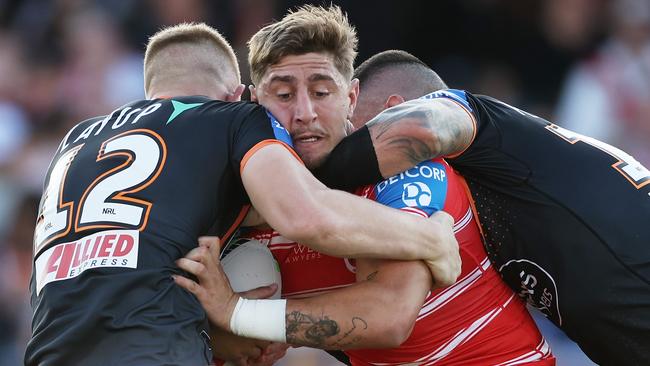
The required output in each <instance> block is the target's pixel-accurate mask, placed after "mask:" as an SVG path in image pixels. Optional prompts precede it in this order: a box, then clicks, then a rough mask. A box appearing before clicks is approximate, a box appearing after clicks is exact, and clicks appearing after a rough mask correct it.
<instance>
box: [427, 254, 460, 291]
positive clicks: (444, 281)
mask: <svg viewBox="0 0 650 366" xmlns="http://www.w3.org/2000/svg"><path fill="white" fill-rule="evenodd" d="M424 262H425V263H426V264H427V266H428V267H429V270H430V271H431V274H432V275H433V286H434V288H440V287H446V286H449V285H452V284H454V283H455V282H456V279H458V276H459V275H460V272H461V260H460V256H458V257H457V258H453V257H452V258H450V259H449V260H446V261H441V260H437V261H431V260H425V261H424Z"/></svg>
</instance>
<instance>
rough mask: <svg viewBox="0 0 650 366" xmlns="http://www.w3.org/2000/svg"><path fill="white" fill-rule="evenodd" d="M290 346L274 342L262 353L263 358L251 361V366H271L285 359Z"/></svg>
mask: <svg viewBox="0 0 650 366" xmlns="http://www.w3.org/2000/svg"><path fill="white" fill-rule="evenodd" d="M289 347H290V346H289V345H288V344H285V343H276V342H273V343H271V344H269V345H268V346H267V347H266V348H264V350H263V351H262V356H260V357H259V358H256V359H253V360H249V365H255V366H270V365H273V364H274V363H275V362H277V361H278V360H279V359H281V358H282V357H284V356H285V355H286V353H287V349H288V348H289Z"/></svg>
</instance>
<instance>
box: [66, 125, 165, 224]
mask: <svg viewBox="0 0 650 366" xmlns="http://www.w3.org/2000/svg"><path fill="white" fill-rule="evenodd" d="M138 132H144V133H146V134H149V135H150V136H152V137H155V138H156V139H157V140H158V142H159V143H160V146H161V147H162V154H161V157H160V158H159V163H158V164H159V165H158V168H157V170H156V172H155V173H154V175H153V176H152V177H151V178H149V179H148V180H147V181H146V182H144V184H142V185H137V186H136V187H135V188H134V189H132V190H130V191H122V192H119V193H118V194H116V195H115V196H113V198H112V200H118V201H128V202H133V203H136V204H138V205H142V206H144V207H145V211H144V214H143V216H144V219H141V224H140V225H138V227H137V228H136V230H139V231H143V230H144V229H145V228H146V227H147V223H148V221H149V213H150V212H151V206H152V204H151V202H148V201H145V200H140V199H137V198H133V197H126V196H124V195H125V194H128V193H136V192H139V191H141V190H143V189H145V188H147V187H148V186H149V185H151V183H153V182H154V181H155V180H156V179H158V176H159V175H160V173H161V172H162V169H163V167H164V166H165V161H166V160H167V145H166V144H165V141H164V140H163V138H162V137H161V136H160V135H159V134H157V133H156V132H154V131H152V130H149V129H135V130H131V131H126V132H122V133H120V134H118V135H115V136H113V137H111V138H110V139H108V140H106V141H104V142H103V143H102V145H101V146H100V148H99V152H98V153H97V160H96V161H100V160H104V159H106V158H110V157H114V156H118V155H124V156H126V157H127V160H126V161H125V162H124V163H122V164H120V165H118V166H117V167H115V168H113V169H111V170H109V171H107V172H105V173H103V174H101V175H100V176H99V177H97V178H95V180H94V181H93V182H92V183H91V184H90V185H89V186H88V188H86V190H85V191H84V193H83V195H82V196H81V200H79V208H78V209H77V217H76V219H75V232H80V231H84V230H90V229H110V228H123V227H124V226H120V225H81V224H80V223H79V220H80V219H81V212H82V211H83V204H84V202H85V200H86V197H87V195H88V193H90V191H91V190H92V189H93V188H94V187H95V186H96V185H97V184H99V182H101V181H102V180H103V179H104V178H106V177H107V176H109V175H112V174H114V173H116V172H118V171H121V170H124V169H127V168H128V167H129V166H130V165H131V162H132V161H133V160H134V159H135V158H134V157H133V153H131V152H124V151H121V152H114V153H110V154H107V155H104V154H103V152H104V148H105V147H106V144H107V143H109V142H110V141H112V140H114V139H116V138H118V137H121V136H124V135H130V134H134V133H138Z"/></svg>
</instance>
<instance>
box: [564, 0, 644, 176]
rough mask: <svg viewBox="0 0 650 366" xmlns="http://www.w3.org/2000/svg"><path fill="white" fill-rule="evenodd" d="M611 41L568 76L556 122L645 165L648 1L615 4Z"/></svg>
mask: <svg viewBox="0 0 650 366" xmlns="http://www.w3.org/2000/svg"><path fill="white" fill-rule="evenodd" d="M611 5H612V11H611V14H612V20H611V26H612V31H611V33H610V37H609V38H608V39H607V40H606V41H605V42H604V43H603V44H602V46H601V47H600V48H599V49H598V50H597V51H596V53H595V54H593V55H592V56H591V57H589V58H587V59H585V60H583V61H582V62H580V63H579V64H578V65H576V67H575V68H574V69H573V70H572V72H571V74H570V75H569V77H568V79H567V81H566V84H565V86H564V90H563V92H562V98H561V100H560V102H559V105H558V111H557V116H558V118H557V119H558V121H559V122H561V123H562V124H563V126H565V127H567V128H569V129H573V130H575V131H577V132H580V133H583V134H586V135H589V136H592V137H595V138H597V139H600V140H603V141H605V142H608V143H610V144H613V145H615V146H617V147H620V148H622V149H623V150H625V151H627V152H628V153H630V154H632V155H633V156H634V157H635V158H636V159H637V160H639V161H640V162H641V163H644V164H645V165H646V166H649V165H650V143H649V141H650V1H648V0H616V1H614V2H613V3H612V4H611Z"/></svg>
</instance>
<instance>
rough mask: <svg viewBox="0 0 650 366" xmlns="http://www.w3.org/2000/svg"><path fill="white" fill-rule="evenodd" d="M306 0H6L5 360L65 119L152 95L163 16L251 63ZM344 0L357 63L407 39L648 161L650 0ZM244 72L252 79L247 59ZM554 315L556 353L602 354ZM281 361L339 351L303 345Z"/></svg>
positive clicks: (452, 75) (450, 77)
mask: <svg viewBox="0 0 650 366" xmlns="http://www.w3.org/2000/svg"><path fill="white" fill-rule="evenodd" d="M302 3H303V2H301V1H290V0H139V1H136V0H134V1H121V0H118V1H115V0H94V1H93V0H0V365H3V366H4V365H19V364H22V354H23V351H24V347H25V343H26V340H27V339H28V337H29V333H30V321H31V309H30V306H29V297H28V292H27V289H28V282H29V276H30V273H31V266H32V260H31V251H32V234H33V227H34V222H35V218H36V211H37V206H38V201H39V197H40V193H41V189H42V184H43V179H44V173H45V171H46V170H47V166H48V164H49V162H50V158H51V156H52V153H53V152H54V150H55V149H56V147H57V145H58V143H59V141H60V140H61V138H62V137H63V135H64V134H65V132H66V131H67V129H68V128H70V127H71V126H73V125H74V124H76V123H77V122H79V121H81V120H83V119H85V118H88V117H91V116H95V115H104V114H108V113H110V112H111V111H112V110H113V109H115V108H116V107H118V106H120V105H122V104H124V103H126V102H128V101H130V100H133V99H139V98H143V97H144V95H143V87H142V83H143V82H142V56H143V50H144V45H145V43H146V41H147V37H148V36H150V35H152V34H153V33H154V32H155V31H156V30H158V29H159V28H160V27H162V26H165V25H170V24H175V23H178V22H181V21H204V22H206V23H208V24H210V25H213V26H215V27H217V28H218V29H219V30H220V31H221V32H222V33H223V34H224V35H225V36H226V37H227V38H228V39H229V40H230V41H231V42H232V44H233V45H234V47H235V49H236V51H237V52H238V56H239V58H240V61H241V62H242V65H246V64H245V62H246V55H247V52H246V41H247V40H248V39H249V37H250V36H251V35H252V34H253V33H254V32H255V31H257V30H258V29H259V28H260V27H261V26H262V25H263V24H265V23H268V22H270V21H271V20H273V19H279V18H281V17H282V15H283V14H284V13H285V12H286V11H287V9H290V8H292V7H295V6H297V5H300V4H302ZM315 3H318V2H315ZM334 3H335V4H338V5H340V6H341V7H342V8H343V9H344V10H345V11H347V12H348V14H349V17H350V20H351V21H352V23H353V24H355V25H356V27H357V30H358V34H359V39H360V46H359V57H358V58H357V64H358V63H360V62H361V61H363V60H365V59H366V58H367V57H369V56H371V55H373V54H374V53H376V52H379V51H382V50H385V49H390V48H399V49H404V50H407V51H409V52H411V53H413V54H415V55H416V56H418V57H420V58H421V59H422V60H423V61H425V62H426V63H428V64H429V65H430V66H432V67H433V68H434V69H435V70H437V71H438V73H439V74H440V75H441V76H442V77H443V78H444V79H445V80H446V81H447V82H448V84H449V85H450V86H451V87H454V88H460V89H466V90H469V91H472V92H474V93H479V94H488V95H491V96H493V97H496V98H499V99H501V100H503V101H505V102H507V103H510V104H512V105H515V106H518V107H520V108H522V109H525V110H528V111H530V112H532V113H535V114H538V115H540V116H543V117H546V118H548V119H551V120H553V121H555V122H556V123H558V124H559V125H562V126H565V127H568V128H570V129H574V130H576V131H578V132H582V133H585V134H588V135H591V136H593V137H596V138H599V139H601V140H604V141H606V142H609V143H610V144H613V145H615V146H617V147H620V148H623V149H624V150H626V151H627V152H629V153H630V154H632V155H633V156H634V157H636V159H637V160H639V161H641V162H643V163H644V164H645V165H646V166H650V143H649V141H650V0H526V1H520V0H439V1H424V0H423V1H410V0H402V1H390V0H374V1H372V2H367V1H353V0H349V1H334ZM327 4H329V1H328V2H327ZM242 71H243V72H244V80H245V81H247V80H248V76H247V67H242ZM542 327H543V329H544V332H545V334H547V336H548V337H549V338H550V339H551V341H552V345H553V346H554V349H555V351H556V354H557V355H558V358H559V362H558V365H573V366H575V365H578V366H579V365H588V364H590V363H589V362H588V361H586V360H585V359H584V356H581V355H580V352H579V351H577V350H576V349H575V347H574V346H572V345H571V344H570V342H568V341H566V340H565V339H563V338H562V336H561V334H560V333H558V332H557V331H556V330H554V329H553V328H552V327H549V326H548V325H547V324H546V323H542ZM283 363H284V364H285V365H289V364H292V365H309V364H311V365H330V364H334V361H333V359H331V358H328V356H320V354H316V353H314V352H305V351H304V350H302V351H293V352H291V357H288V358H287V359H285V360H284V361H283Z"/></svg>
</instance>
